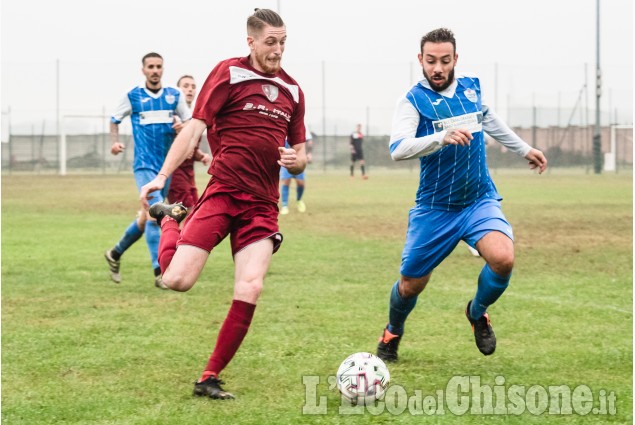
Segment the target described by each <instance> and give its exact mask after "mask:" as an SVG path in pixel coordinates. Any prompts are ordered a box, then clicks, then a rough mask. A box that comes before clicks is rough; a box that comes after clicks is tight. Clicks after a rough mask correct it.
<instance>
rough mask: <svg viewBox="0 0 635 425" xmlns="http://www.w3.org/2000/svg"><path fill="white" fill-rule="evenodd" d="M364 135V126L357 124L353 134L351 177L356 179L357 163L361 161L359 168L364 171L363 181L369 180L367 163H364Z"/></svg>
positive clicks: (351, 141) (351, 143)
mask: <svg viewBox="0 0 635 425" xmlns="http://www.w3.org/2000/svg"><path fill="white" fill-rule="evenodd" d="M363 144H364V135H363V134H362V125H361V124H357V127H356V128H355V131H354V132H353V134H351V140H350V146H351V177H355V161H359V168H360V169H361V170H362V179H364V180H366V179H368V176H367V175H366V161H364V147H363V146H362V145H363Z"/></svg>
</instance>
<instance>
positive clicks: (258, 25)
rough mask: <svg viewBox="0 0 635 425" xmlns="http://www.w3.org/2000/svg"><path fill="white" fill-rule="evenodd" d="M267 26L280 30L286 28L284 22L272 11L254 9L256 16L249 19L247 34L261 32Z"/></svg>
mask: <svg viewBox="0 0 635 425" xmlns="http://www.w3.org/2000/svg"><path fill="white" fill-rule="evenodd" d="M266 25H269V26H272V27H275V28H279V27H283V26H284V22H283V21H282V18H281V17H280V15H278V14H277V13H276V12H274V11H273V10H271V9H254V14H253V15H251V16H250V17H249V18H247V34H249V35H252V34H254V33H257V32H260V31H261V30H262V29H263V28H264V27H265V26H266Z"/></svg>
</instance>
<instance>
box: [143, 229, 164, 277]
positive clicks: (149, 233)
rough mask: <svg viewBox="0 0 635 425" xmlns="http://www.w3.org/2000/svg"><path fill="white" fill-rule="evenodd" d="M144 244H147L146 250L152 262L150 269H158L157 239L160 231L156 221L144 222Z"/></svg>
mask: <svg viewBox="0 0 635 425" xmlns="http://www.w3.org/2000/svg"><path fill="white" fill-rule="evenodd" d="M145 234H146V243H147V244H148V250H149V251H150V259H151V260H152V268H153V269H156V268H157V267H159V239H160V238H161V231H160V230H159V225H158V224H157V223H156V221H153V220H148V221H147V222H146V231H145Z"/></svg>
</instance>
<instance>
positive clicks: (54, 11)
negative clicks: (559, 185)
mask: <svg viewBox="0 0 635 425" xmlns="http://www.w3.org/2000/svg"><path fill="white" fill-rule="evenodd" d="M1 7H2V9H1V27H2V28H1V37H2V39H1V43H2V44H1V49H2V50H1V54H2V66H1V73H2V75H1V100H2V112H3V114H2V118H3V120H2V127H3V132H2V134H3V140H4V139H5V136H4V135H5V134H6V132H7V125H8V123H9V122H10V123H11V128H12V131H13V132H16V133H17V132H30V131H32V129H34V128H37V131H40V128H41V127H42V126H43V124H45V127H46V131H47V132H54V131H55V124H56V121H55V117H56V110H57V96H56V93H57V89H56V87H57V84H56V82H57V76H58V73H57V72H56V69H57V66H56V63H57V61H58V60H59V106H60V111H61V114H62V115H71V114H83V115H99V114H102V113H103V112H104V111H105V112H106V113H107V114H110V112H111V111H112V109H113V108H114V107H115V106H116V104H117V101H118V100H119V99H120V97H121V96H122V95H123V94H124V92H125V91H126V90H128V89H129V88H131V87H132V86H133V85H135V84H137V83H139V82H141V81H142V80H143V77H142V74H141V72H140V68H141V63H140V59H141V57H142V56H143V55H144V54H145V53H147V52H149V51H157V52H159V53H160V54H162V55H163V57H164V59H165V64H164V65H165V74H164V84H171V85H173V84H175V83H176V79H177V78H178V77H179V76H180V75H182V74H186V73H187V74H192V75H194V77H195V78H196V79H197V81H198V83H199V85H202V83H203V81H204V80H205V78H206V77H207V75H208V73H209V71H210V70H211V69H212V67H213V66H214V65H215V64H216V63H217V62H218V61H219V60H222V59H225V58H228V57H234V56H243V55H247V54H248V49H247V46H246V41H245V39H246V32H245V21H246V18H247V17H248V16H249V15H250V14H251V13H252V12H253V9H254V7H261V8H270V9H274V10H276V9H278V8H279V11H280V14H281V16H282V17H283V19H284V21H285V23H286V25H287V34H288V42H287V47H286V51H285V53H284V58H283V67H284V68H285V69H286V70H287V71H288V72H289V73H290V74H291V75H292V76H293V77H294V78H295V79H296V80H297V81H298V82H299V83H300V85H301V87H302V88H303V90H304V92H305V95H306V99H307V122H308V123H309V125H310V126H311V128H312V130H314V131H315V132H317V133H318V134H319V133H322V131H323V130H326V131H327V132H328V133H332V132H333V131H337V132H339V133H346V132H348V131H350V130H352V126H353V125H354V123H357V122H361V123H364V125H366V126H368V127H369V128H370V130H371V131H372V132H374V133H384V134H385V133H388V132H389V131H390V120H391V117H392V110H393V106H394V104H395V102H396V100H397V98H398V97H399V96H400V95H402V94H403V93H404V92H405V90H406V89H407V88H408V87H409V86H410V85H411V84H412V83H414V82H415V81H416V80H417V79H419V77H420V75H421V74H420V72H421V71H420V67H419V66H418V63H417V53H418V50H419V40H420V38H421V36H422V35H423V34H424V33H426V32H427V31H429V30H431V29H434V28H437V27H442V26H443V27H448V28H450V29H452V30H453V31H454V33H455V35H456V38H457V44H458V45H457V52H458V54H459V62H458V68H459V69H461V70H465V71H471V72H476V73H477V74H478V75H479V76H480V77H481V81H482V86H483V92H484V98H485V101H486V102H487V103H488V104H490V105H491V106H492V107H494V108H495V109H496V110H497V111H498V112H499V114H500V115H501V116H503V118H506V119H508V121H511V122H510V124H516V123H515V122H513V121H514V118H516V120H518V119H519V116H520V115H519V113H517V111H520V110H522V109H523V108H524V109H527V108H529V109H531V107H532V106H533V105H536V106H537V107H538V108H545V109H551V112H553V111H555V110H557V111H558V117H557V121H558V122H559V123H561V124H566V122H567V120H568V119H569V118H570V117H574V116H575V117H576V119H582V118H579V117H580V116H582V113H579V114H578V113H577V112H575V111H576V109H575V108H576V107H577V108H578V111H580V110H581V108H583V107H584V108H585V110H586V108H589V109H591V110H594V109H595V98H594V96H595V89H594V84H595V82H594V80H595V75H594V74H595V58H596V53H595V39H596V27H595V19H596V18H595V16H596V13H595V10H596V0H531V1H528V0H516V1H510V0H481V1H472V0H445V1H434V2H433V1H424V0H394V1H379V0H320V1H304V0H258V1H255V0H235V1H223V2H221V1H213V0H209V1H190V0H179V1H175V0H172V1H167V0H153V1H148V0H108V1H105V0H91V1H86V0H58V1H47V0H2V4H1ZM600 17H601V30H600V32H601V53H600V55H601V64H602V70H603V83H604V92H603V98H602V107H601V109H602V110H603V119H604V120H606V122H608V120H609V119H611V120H612V121H619V122H620V123H632V120H633V108H632V105H633V100H632V94H633V4H632V0H601V13H600ZM585 83H588V90H586V91H585V90H584V85H585ZM9 111H10V113H8V112H9ZM324 111H326V113H325V114H324V113H323V112H324ZM323 115H324V117H325V119H323ZM547 115H548V114H547V113H546V112H545V113H544V117H543V118H544V119H545V120H546V121H545V122H547V121H548V120H547ZM553 116H554V115H553V114H551V118H549V119H551V120H552V121H553V119H555V118H553ZM590 116H591V117H593V114H591V115H590ZM85 121H86V122H91V125H93V126H97V127H99V124H96V122H97V121H99V120H93V121H91V120H90V119H86V120H85ZM552 121H550V122H548V124H556V123H554V122H552ZM368 127H367V128H368Z"/></svg>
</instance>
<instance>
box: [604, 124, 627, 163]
mask: <svg viewBox="0 0 635 425" xmlns="http://www.w3.org/2000/svg"><path fill="white" fill-rule="evenodd" d="M617 130H633V125H632V124H613V125H611V127H610V133H609V141H610V143H609V151H608V152H606V153H605V154H604V171H612V172H617V162H618V161H617V160H618V158H617V150H618V149H617V139H618V134H617V133H618V132H617ZM631 144H632V138H631Z"/></svg>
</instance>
